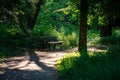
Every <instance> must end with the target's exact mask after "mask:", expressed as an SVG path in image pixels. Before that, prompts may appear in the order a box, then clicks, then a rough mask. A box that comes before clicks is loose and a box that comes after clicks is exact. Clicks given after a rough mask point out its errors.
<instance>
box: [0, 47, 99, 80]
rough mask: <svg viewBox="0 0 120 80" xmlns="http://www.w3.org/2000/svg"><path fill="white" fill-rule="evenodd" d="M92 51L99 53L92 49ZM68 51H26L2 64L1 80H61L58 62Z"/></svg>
mask: <svg viewBox="0 0 120 80" xmlns="http://www.w3.org/2000/svg"><path fill="white" fill-rule="evenodd" d="M88 50H90V51H97V50H98V51H99V49H98V48H96V47H90V48H89V49H88ZM71 51H72V52H75V51H77V48H75V49H71V50H68V51H56V52H40V51H31V50H29V51H26V52H25V53H24V54H25V55H22V56H16V57H11V58H8V59H6V60H5V61H3V62H0V80H59V79H58V75H57V72H56V67H55V64H56V61H57V60H58V59H60V58H61V57H62V56H64V55H66V54H68V53H69V52H71Z"/></svg>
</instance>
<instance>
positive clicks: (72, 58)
mask: <svg viewBox="0 0 120 80" xmlns="http://www.w3.org/2000/svg"><path fill="white" fill-rule="evenodd" d="M119 47H120V46H114V47H111V48H109V50H108V52H104V53H100V52H92V55H91V53H90V54H89V57H86V58H83V57H82V56H80V54H79V53H71V54H69V55H66V56H65V57H64V58H62V59H61V60H59V61H58V63H57V70H58V73H59V75H60V77H61V80H120V64H119V62H120V58H119V57H120V54H119V52H120V48H119Z"/></svg>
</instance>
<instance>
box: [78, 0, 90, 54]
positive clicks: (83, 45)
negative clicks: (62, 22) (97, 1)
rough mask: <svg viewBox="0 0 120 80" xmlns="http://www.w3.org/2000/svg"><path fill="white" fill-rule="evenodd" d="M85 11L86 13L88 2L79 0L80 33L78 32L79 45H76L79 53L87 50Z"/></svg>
mask: <svg viewBox="0 0 120 80" xmlns="http://www.w3.org/2000/svg"><path fill="white" fill-rule="evenodd" d="M87 13H88V2H87V0H81V3H80V33H79V45H78V51H79V52H81V54H82V53H86V52H87Z"/></svg>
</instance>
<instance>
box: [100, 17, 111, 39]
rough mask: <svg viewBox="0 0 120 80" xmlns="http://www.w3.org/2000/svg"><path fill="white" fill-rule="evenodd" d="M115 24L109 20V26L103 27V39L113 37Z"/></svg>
mask: <svg viewBox="0 0 120 80" xmlns="http://www.w3.org/2000/svg"><path fill="white" fill-rule="evenodd" d="M112 27H113V22H112V19H109V24H108V25H106V26H102V27H101V33H100V36H101V37H106V36H111V35H112Z"/></svg>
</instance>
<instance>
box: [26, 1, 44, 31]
mask: <svg viewBox="0 0 120 80" xmlns="http://www.w3.org/2000/svg"><path fill="white" fill-rule="evenodd" d="M41 5H42V0H39V1H38V2H37V3H36V5H35V10H34V11H33V12H32V14H31V15H30V16H29V18H28V27H29V29H31V30H32V29H33V28H34V26H35V23H36V20H37V17H38V14H39V12H40V6H41Z"/></svg>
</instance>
